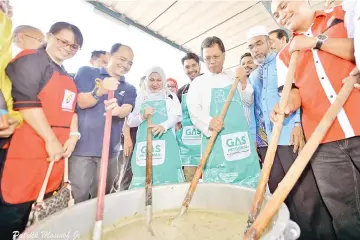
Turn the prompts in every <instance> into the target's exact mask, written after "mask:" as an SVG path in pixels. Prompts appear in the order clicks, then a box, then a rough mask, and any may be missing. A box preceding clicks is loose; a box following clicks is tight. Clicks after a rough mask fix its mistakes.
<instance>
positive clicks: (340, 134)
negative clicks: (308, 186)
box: [272, 0, 360, 239]
mask: <svg viewBox="0 0 360 240" xmlns="http://www.w3.org/2000/svg"><path fill="white" fill-rule="evenodd" d="M272 13H273V16H274V18H275V20H276V21H277V22H278V24H279V25H281V26H283V27H286V28H288V29H289V30H291V31H293V34H294V37H293V39H292V40H291V42H290V44H289V45H287V47H285V48H284V49H283V50H282V51H281V52H280V53H279V56H278V66H277V70H278V81H279V92H281V90H282V87H283V83H284V81H285V78H286V72H287V68H288V66H289V62H290V57H291V53H292V52H294V51H299V56H298V60H297V65H296V71H295V76H294V84H293V89H292V90H291V94H290V97H289V101H288V105H287V107H286V109H285V115H287V114H289V113H292V112H294V111H296V110H297V109H299V108H300V107H301V108H302V125H303V128H304V132H305V137H306V139H309V138H310V136H311V134H312V133H313V132H314V130H315V128H316V127H317V125H318V123H319V122H320V120H321V118H322V117H323V116H324V114H325V113H326V111H327V110H328V109H329V107H330V105H331V104H332V103H333V102H334V101H335V99H336V96H337V94H338V92H339V91H340V89H341V87H342V85H343V84H342V80H343V79H345V78H347V77H348V76H349V74H350V72H351V71H352V70H353V69H354V68H355V64H354V61H355V57H354V41H353V39H352V38H353V36H354V33H353V31H352V29H353V28H354V26H353V25H354V22H351V21H347V20H346V18H345V14H346V11H345V10H344V9H343V7H342V6H338V7H335V8H331V9H328V10H325V11H313V10H312V9H311V7H310V6H309V4H308V1H307V0H306V1H305V0H299V1H281V0H273V1H272ZM352 77H357V76H352ZM359 103H360V91H359V90H357V89H354V90H353V92H352V93H351V94H350V96H349V98H348V100H347V102H346V103H345V105H344V107H343V109H342V110H341V111H340V112H339V114H338V116H337V118H336V120H335V121H334V123H333V124H332V126H331V127H330V129H329V130H328V132H327V134H326V135H325V137H324V138H323V140H322V142H321V144H320V146H319V147H318V149H317V151H316V152H315V153H314V155H313V158H312V160H311V165H312V168H313V171H314V175H315V178H316V182H317V184H318V187H319V190H320V193H321V196H322V198H323V200H324V203H325V205H326V207H327V208H328V210H329V212H330V214H331V216H332V218H333V226H334V229H335V232H336V235H337V236H336V237H337V239H358V238H359V236H360V171H359V169H360V148H359V145H360V137H359V136H360V111H359V107H358V106H359ZM279 113H280V111H279V108H278V105H276V106H275V108H274V111H273V113H272V119H273V121H276V120H277V114H279ZM325 227H326V226H325Z"/></svg>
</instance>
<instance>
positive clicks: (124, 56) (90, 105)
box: [69, 43, 136, 203]
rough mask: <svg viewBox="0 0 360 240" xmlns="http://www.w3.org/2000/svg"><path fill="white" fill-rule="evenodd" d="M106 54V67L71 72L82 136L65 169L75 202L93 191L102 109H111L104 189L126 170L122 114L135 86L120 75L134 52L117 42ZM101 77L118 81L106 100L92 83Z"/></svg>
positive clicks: (129, 108) (129, 104)
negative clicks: (73, 74) (108, 54)
mask: <svg viewBox="0 0 360 240" xmlns="http://www.w3.org/2000/svg"><path fill="white" fill-rule="evenodd" d="M110 54H111V57H110V61H109V64H108V65H107V66H106V67H102V68H92V67H82V68H80V69H79V71H78V73H77V74H76V76H75V83H76V86H77V88H78V92H79V95H78V99H77V105H78V109H77V112H78V118H79V132H80V133H81V135H82V136H81V138H80V140H79V141H78V143H77V145H76V148H75V150H74V152H73V154H72V157H71V159H70V161H69V170H70V181H71V183H72V190H73V194H74V199H75V202H76V203H79V202H82V201H85V200H87V199H89V193H90V194H91V196H92V197H96V195H97V185H98V177H99V172H100V160H101V152H102V144H103V137H104V125H105V116H104V113H105V111H106V110H112V115H113V118H112V127H111V140H110V151H109V165H108V166H109V167H108V176H107V183H106V193H109V192H110V191H111V189H112V188H113V187H114V184H115V183H117V182H121V179H119V177H120V178H122V177H123V175H124V172H125V174H128V173H127V172H126V171H129V167H128V165H129V164H128V160H125V159H126V158H124V157H123V156H122V155H123V152H122V149H121V134H122V127H123V124H124V118H125V117H127V116H128V115H129V113H130V112H131V111H132V109H133V107H134V104H135V99H136V89H135V87H134V86H133V85H131V84H129V83H127V82H126V81H125V78H124V76H123V75H124V74H126V73H128V72H129V71H130V69H131V66H132V64H133V58H134V54H133V51H132V49H131V48H130V47H128V46H125V45H121V44H120V43H116V44H114V45H113V46H112V48H111V51H110ZM104 78H115V79H116V80H117V81H118V83H119V85H118V89H117V90H116V91H115V94H114V96H115V97H114V98H113V99H111V100H107V98H108V96H107V91H106V89H104V88H102V87H101V85H99V84H96V80H97V79H100V80H103V79H104ZM120 174H121V175H122V176H119V175H120ZM115 187H118V188H119V187H120V186H115ZM122 188H123V187H122Z"/></svg>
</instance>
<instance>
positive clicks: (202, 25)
mask: <svg viewBox="0 0 360 240" xmlns="http://www.w3.org/2000/svg"><path fill="white" fill-rule="evenodd" d="M97 2H99V3H101V4H102V5H103V7H106V8H107V9H108V10H111V11H113V12H116V13H119V15H120V16H121V17H124V18H126V19H130V20H131V21H133V22H134V23H135V24H136V25H137V26H140V27H141V28H143V30H144V29H145V30H149V32H154V33H155V34H157V35H159V36H161V38H162V39H163V40H164V39H165V40H167V41H169V42H170V43H173V45H174V46H176V45H177V46H180V47H182V48H183V49H185V50H187V51H191V52H195V53H197V54H198V55H200V46H201V42H202V41H203V40H204V39H205V38H206V37H209V36H217V37H219V38H220V39H222V40H223V42H224V45H225V48H226V60H225V66H224V67H225V69H231V68H234V67H235V66H237V65H238V64H239V61H240V56H241V55H242V54H243V53H244V52H246V51H247V45H246V32H247V30H248V29H249V28H251V27H253V26H256V25H263V26H266V27H267V29H268V30H269V31H271V30H274V29H277V28H279V26H278V25H277V24H276V23H275V21H274V20H273V18H272V16H271V15H270V13H269V12H268V10H267V9H266V7H265V5H264V4H263V2H262V1H257V0H249V1H239V0H226V1H224V0H223V1H219V0H206V1H205V0H203V1H194V0H193V1H191V0H179V1H172V0H136V1H135V0H133V1H129V0H127V1H124V0H98V1H97ZM324 3H325V0H312V1H310V4H311V6H312V7H313V8H314V9H322V8H323V7H324ZM169 42H168V43H169Z"/></svg>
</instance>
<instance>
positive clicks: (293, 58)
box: [245, 51, 299, 232]
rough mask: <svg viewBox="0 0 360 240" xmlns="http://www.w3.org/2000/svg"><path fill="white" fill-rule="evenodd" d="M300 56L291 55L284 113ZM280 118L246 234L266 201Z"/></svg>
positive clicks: (281, 122) (286, 82)
mask: <svg viewBox="0 0 360 240" xmlns="http://www.w3.org/2000/svg"><path fill="white" fill-rule="evenodd" d="M298 54H299V53H298V52H297V51H296V52H294V53H293V54H292V55H291V60H290V64H289V71H288V73H287V75H286V81H285V83H284V88H283V91H282V94H281V99H280V103H279V108H280V110H281V111H282V112H284V109H285V107H286V105H287V102H288V99H289V95H290V91H291V86H292V83H293V79H294V74H295V69H296V61H297V57H298ZM278 118H279V119H278V121H277V122H276V124H274V128H273V131H272V133H271V141H270V144H269V146H268V150H267V152H266V155H265V160H264V165H263V168H262V170H261V175H260V179H259V182H258V186H257V188H256V193H255V197H254V200H253V203H252V205H251V208H250V212H249V218H248V222H247V227H246V229H245V232H246V231H247V230H248V229H249V227H250V226H251V224H253V222H254V221H255V219H256V217H257V215H258V214H259V212H260V209H261V206H262V203H263V201H264V194H265V190H266V185H267V184H268V181H269V177H270V172H271V168H272V165H273V163H274V158H275V153H276V149H277V146H278V143H279V138H280V134H281V129H282V126H283V122H284V115H280V116H279V117H278Z"/></svg>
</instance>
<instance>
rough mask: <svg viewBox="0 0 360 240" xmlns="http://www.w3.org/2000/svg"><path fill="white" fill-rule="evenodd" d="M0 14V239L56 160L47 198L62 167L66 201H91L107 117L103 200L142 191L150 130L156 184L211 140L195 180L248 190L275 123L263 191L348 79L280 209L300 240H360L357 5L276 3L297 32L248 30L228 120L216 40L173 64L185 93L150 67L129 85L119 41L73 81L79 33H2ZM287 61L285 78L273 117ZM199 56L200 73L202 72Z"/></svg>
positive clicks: (190, 173)
mask: <svg viewBox="0 0 360 240" xmlns="http://www.w3.org/2000/svg"><path fill="white" fill-rule="evenodd" d="M0 10H1V11H0V22H1V24H2V25H1V29H0V32H1V35H0V43H1V46H0V54H1V60H0V71H1V72H0V87H1V93H2V98H0V107H2V109H1V111H0V113H1V114H2V116H6V115H9V118H8V119H6V118H4V117H2V118H1V120H2V121H6V122H2V123H1V124H0V125H1V126H3V129H2V130H0V147H1V150H0V168H1V175H0V176H1V179H0V186H1V187H0V193H1V194H0V195H1V199H0V236H1V239H12V234H13V231H20V232H22V231H23V230H24V229H25V227H26V222H27V218H28V215H29V212H30V210H31V205H32V203H33V202H34V201H35V200H36V198H37V195H38V193H39V191H40V188H41V186H42V182H43V180H44V178H45V174H46V171H47V169H48V166H49V161H56V162H55V164H54V168H53V170H52V172H51V176H50V179H49V183H48V185H47V189H46V196H51V195H52V194H53V193H54V192H55V191H56V190H57V189H58V187H59V185H60V184H61V182H62V179H63V173H64V161H63V160H64V158H69V179H70V181H71V186H72V194H73V197H74V199H75V202H76V203H80V202H83V201H86V200H88V199H91V198H94V197H96V196H97V187H98V181H99V172H100V163H101V153H102V143H103V137H104V125H105V117H104V113H105V112H106V111H111V113H112V128H111V140H110V149H109V153H110V154H109V159H108V161H109V164H108V175H107V181H106V193H107V194H110V193H112V192H118V191H122V190H128V189H135V188H140V187H144V185H145V167H146V136H147V129H148V127H150V128H151V131H152V135H153V137H152V138H153V154H152V155H153V179H152V180H153V185H155V186H156V185H162V184H176V183H183V182H189V181H191V180H192V179H193V177H194V174H195V171H196V168H197V166H198V164H199V161H200V158H201V156H202V153H203V152H204V149H205V148H206V146H207V144H208V142H209V139H210V137H211V136H212V135H213V134H218V136H217V138H216V140H215V142H214V145H213V148H212V151H211V153H210V156H209V158H208V160H207V164H206V166H205V168H204V171H203V173H202V177H201V181H203V182H205V183H209V182H211V183H224V184H234V185H239V186H243V187H248V188H253V189H255V188H256V187H257V184H258V180H259V176H260V171H261V167H262V164H263V162H264V159H265V156H266V152H267V149H268V146H269V143H270V141H271V137H272V136H271V135H272V130H273V127H274V123H275V122H276V121H277V120H278V116H279V115H285V117H286V118H285V120H284V123H283V126H282V131H281V134H280V137H279V142H278V147H277V150H276V154H275V159H274V164H273V167H272V170H271V174H270V179H269V183H268V188H269V191H270V192H271V193H273V192H274V191H275V190H276V188H277V187H278V184H279V183H280V182H281V180H282V179H283V178H284V176H285V175H286V173H287V172H288V170H289V168H290V167H291V165H292V164H293V162H294V161H295V159H296V158H297V156H298V154H299V152H301V151H302V149H303V147H304V146H305V144H306V141H307V140H308V139H309V138H310V136H311V135H312V133H313V132H314V131H315V128H316V127H317V125H318V123H319V122H320V120H321V118H322V117H323V116H324V114H325V112H326V111H327V109H328V108H329V107H330V105H331V104H332V103H333V102H334V100H335V98H336V96H337V94H338V93H339V91H340V89H341V87H342V85H343V83H344V82H345V81H347V80H349V79H354V78H355V79H357V84H355V86H354V90H353V91H352V93H351V94H350V96H349V98H348V100H347V102H346V103H345V105H344V107H343V109H342V110H341V111H340V113H339V114H338V116H337V118H336V120H335V121H334V123H333V124H332V126H331V127H330V129H329V130H328V132H327V134H326V136H325V137H324V139H322V142H321V144H320V146H319V147H318V149H317V150H316V152H315V154H314V155H313V157H312V159H311V164H309V165H308V166H307V167H306V168H305V170H304V172H303V173H302V175H301V177H300V179H299V180H298V181H297V183H296V185H295V187H294V188H293V189H292V191H291V192H290V194H289V195H288V197H287V198H286V200H285V204H286V205H287V207H288V208H289V211H290V217H291V219H292V220H293V221H295V222H296V223H297V224H298V225H299V226H300V229H301V237H300V239H306V240H309V239H344V240H345V239H346V240H348V239H358V238H359V237H360V193H359V191H360V150H359V149H360V148H359V146H360V138H359V136H360V111H358V107H357V106H358V103H359V102H360V92H359V89H360V73H359V70H358V69H360V49H359V48H360V46H359V45H360V2H358V1H353V0H345V1H344V2H343V4H342V5H339V6H336V7H333V8H330V9H327V10H323V11H314V10H312V8H311V7H310V6H309V3H308V1H305V0H299V1H281V0H273V1H272V3H271V11H272V13H273V17H274V19H275V21H276V22H277V23H278V24H279V25H280V26H282V27H283V28H286V29H287V30H288V31H291V32H292V35H293V36H292V38H290V37H289V35H288V33H287V31H285V30H284V29H276V30H273V31H271V32H268V30H267V29H266V28H265V27H263V26H255V27H252V28H251V29H249V30H248V32H247V34H246V40H247V46H248V50H249V52H246V53H244V54H243V55H242V56H239V72H242V73H244V74H243V76H239V77H240V82H239V84H238V86H237V89H236V91H235V94H234V96H233V98H232V100H231V103H230V105H229V109H228V111H227V113H226V115H225V118H224V119H222V118H221V117H220V116H219V115H220V113H221V111H222V109H223V106H224V105H225V102H226V98H227V96H228V94H229V91H230V88H231V86H232V84H233V82H234V79H235V74H234V72H233V71H226V70H225V69H224V61H225V57H226V48H225V46H224V43H223V41H222V40H221V39H220V38H218V37H215V36H214V37H207V38H206V39H204V41H203V42H202V44H201V57H199V56H197V55H196V54H195V53H187V54H186V55H185V56H184V57H183V58H182V59H181V63H182V66H183V70H184V72H185V74H186V75H187V76H188V78H189V83H188V84H186V85H184V86H182V87H180V88H179V86H178V83H177V81H176V80H175V79H173V78H167V77H166V75H165V72H164V70H163V69H162V68H161V67H160V66H152V67H150V68H149V70H148V71H147V72H146V74H144V77H143V78H141V80H140V84H139V87H138V89H136V88H135V87H134V86H133V85H132V84H131V83H130V82H129V81H128V80H127V79H126V77H125V76H126V74H127V73H128V72H129V71H131V68H132V65H133V59H134V54H135V53H134V52H133V50H132V48H131V47H130V46H127V45H123V44H121V43H115V44H114V45H113V46H112V48H111V49H110V51H94V52H92V54H91V56H90V59H89V62H90V64H91V65H92V66H91V67H89V66H84V67H81V68H80V69H79V70H78V72H77V73H76V74H74V75H72V74H69V73H67V72H66V70H65V69H64V67H63V63H64V62H65V61H67V60H68V59H70V58H72V57H74V56H75V54H76V53H77V51H78V50H79V49H80V48H81V47H82V45H83V41H84V40H83V36H82V33H81V31H80V29H79V28H77V27H76V26H74V25H72V24H69V23H66V22H57V23H55V24H53V25H52V26H51V28H50V30H49V31H48V32H47V33H46V34H43V33H42V32H41V31H40V30H39V29H37V28H35V27H33V26H27V25H22V26H18V27H16V28H15V29H14V30H12V23H11V16H12V8H11V5H10V4H9V1H0ZM11 46H12V47H11ZM295 51H298V52H299V56H298V60H297V62H296V71H295V76H294V81H293V85H292V89H291V93H290V97H289V100H288V103H287V106H286V108H285V112H282V111H281V110H280V108H279V101H280V97H281V92H282V88H283V84H284V82H285V79H286V76H287V71H288V67H289V64H290V58H291V54H292V53H293V52H295ZM11 52H12V53H11ZM200 59H202V60H203V61H204V63H205V66H206V67H207V69H208V71H209V72H208V73H205V74H202V73H201V65H200ZM179 61H180V60H179ZM356 63H357V65H356ZM109 79H112V80H114V81H116V82H117V83H118V88H117V90H115V93H114V98H113V99H108V90H107V89H106V88H104V86H103V85H102V82H103V81H104V80H109ZM2 99H3V103H2V102H1V100H2ZM1 103H2V106H1ZM150 116H151V120H152V121H151V122H152V123H151V125H149V126H148V119H149V117H150ZM4 119H5V120H4ZM6 125H7V126H6ZM358 144H359V145H358Z"/></svg>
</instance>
